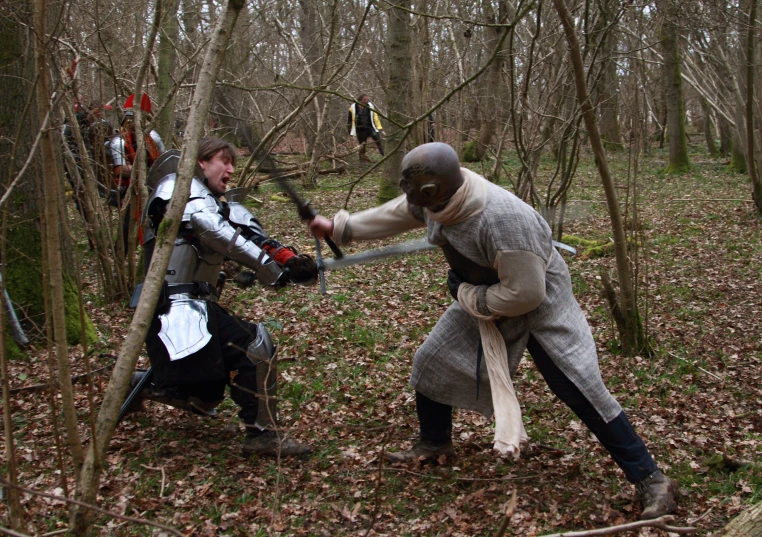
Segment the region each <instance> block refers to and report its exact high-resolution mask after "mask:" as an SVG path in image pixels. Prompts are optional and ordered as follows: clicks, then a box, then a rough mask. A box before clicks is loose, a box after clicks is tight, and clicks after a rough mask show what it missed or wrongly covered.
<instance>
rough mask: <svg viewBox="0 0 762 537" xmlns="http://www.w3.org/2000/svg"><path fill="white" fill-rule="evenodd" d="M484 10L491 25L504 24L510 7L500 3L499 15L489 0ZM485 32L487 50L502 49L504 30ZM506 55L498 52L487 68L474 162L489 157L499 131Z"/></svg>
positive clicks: (483, 84) (498, 28)
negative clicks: (499, 101) (499, 113)
mask: <svg viewBox="0 0 762 537" xmlns="http://www.w3.org/2000/svg"><path fill="white" fill-rule="evenodd" d="M484 10H485V15H486V19H487V21H489V22H491V23H504V22H505V21H506V20H507V19H508V7H507V6H506V3H505V2H503V1H500V2H498V13H495V11H494V8H493V6H492V2H491V1H490V0H487V1H486V2H484ZM484 31H486V32H489V39H487V44H486V48H487V50H492V49H495V48H496V47H500V49H502V46H503V45H502V44H503V43H504V41H503V40H502V34H503V28H500V27H495V28H485V29H484ZM503 62H504V55H503V53H502V50H498V51H497V54H496V56H495V60H494V61H493V62H492V64H491V65H490V66H489V67H488V68H487V72H486V73H485V76H484V78H483V79H482V84H480V87H481V93H482V103H481V106H480V108H479V109H480V112H481V118H480V120H481V126H480V127H479V136H478V139H477V142H476V143H475V144H474V160H476V161H481V160H484V157H486V156H487V152H488V151H489V148H490V144H491V143H492V138H493V137H494V136H495V131H496V130H497V114H498V110H499V107H498V96H499V95H500V93H501V92H500V76H501V73H502V71H503Z"/></svg>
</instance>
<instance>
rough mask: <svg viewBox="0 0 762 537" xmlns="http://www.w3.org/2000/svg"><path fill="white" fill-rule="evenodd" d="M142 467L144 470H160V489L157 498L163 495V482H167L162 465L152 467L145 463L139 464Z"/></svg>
mask: <svg viewBox="0 0 762 537" xmlns="http://www.w3.org/2000/svg"><path fill="white" fill-rule="evenodd" d="M140 466H142V467H143V468H145V469H146V470H153V471H154V472H161V490H160V491H159V498H163V497H164V484H165V483H166V482H167V476H166V474H165V473H164V467H163V466H160V467H159V468H154V467H153V466H146V465H145V464H141V465H140Z"/></svg>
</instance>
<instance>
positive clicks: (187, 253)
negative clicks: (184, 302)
mask: <svg viewBox="0 0 762 537" xmlns="http://www.w3.org/2000/svg"><path fill="white" fill-rule="evenodd" d="M224 259H225V257H224V256H223V255H222V254H220V253H217V252H215V251H214V250H210V249H208V248H204V247H203V246H201V245H200V244H198V243H197V241H195V240H192V239H181V238H178V239H176V240H175V248H174V249H173V250H172V256H171V257H170V258H169V266H168V267H167V275H166V277H165V280H166V281H167V283H192V282H207V283H208V284H210V285H211V286H212V287H215V286H216V285H217V278H218V276H219V274H220V269H221V268H222V262H223V261H224Z"/></svg>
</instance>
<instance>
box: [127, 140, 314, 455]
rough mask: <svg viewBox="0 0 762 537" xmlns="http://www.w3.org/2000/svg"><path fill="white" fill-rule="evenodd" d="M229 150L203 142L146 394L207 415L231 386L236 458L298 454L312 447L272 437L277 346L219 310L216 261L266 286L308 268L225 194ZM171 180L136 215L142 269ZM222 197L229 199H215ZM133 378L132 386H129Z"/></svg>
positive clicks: (241, 193)
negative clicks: (242, 269) (239, 429)
mask: <svg viewBox="0 0 762 537" xmlns="http://www.w3.org/2000/svg"><path fill="white" fill-rule="evenodd" d="M235 159H236V153H235V150H234V148H233V147H232V146H231V145H230V144H228V143H227V142H225V141H224V140H220V139H215V138H205V139H203V140H202V141H201V143H200V146H199V152H198V157H197V161H198V166H197V168H196V175H195V176H194V177H193V179H192V181H191V187H190V196H189V199H188V203H187V205H186V206H185V210H184V213H183V216H182V223H181V225H180V230H179V232H178V234H177V238H176V239H175V247H174V250H173V251H172V255H171V257H170V261H169V267H168V269H167V275H166V277H165V282H166V283H165V292H164V293H163V297H162V299H160V301H159V305H158V306H157V309H156V313H155V315H154V318H153V321H152V323H151V327H150V329H149V332H148V336H147V339H146V347H147V350H148V356H149V358H150V359H151V366H152V369H153V372H154V384H153V385H152V386H151V387H150V388H148V389H147V390H145V391H144V392H143V397H147V398H149V399H154V400H158V401H161V402H163V403H166V404H169V405H172V406H176V407H178V408H182V409H185V410H192V411H196V412H199V413H202V414H212V413H213V412H214V408H215V407H216V406H217V405H218V404H219V402H220V401H221V400H222V398H223V397H224V393H225V385H226V384H229V385H230V386H231V389H230V393H231V397H232V398H233V401H235V402H236V404H238V406H240V412H239V413H238V416H239V417H240V418H241V420H242V421H243V422H244V424H245V426H246V438H245V441H244V446H243V453H244V455H245V456H248V455H250V454H252V453H257V454H260V455H268V456H276V455H278V454H280V455H282V456H300V455H307V454H309V453H310V451H311V450H310V448H309V447H308V446H307V445H305V444H302V443H300V442H297V441H296V440H294V439H292V438H290V437H283V436H282V435H280V434H279V433H278V432H277V431H276V399H275V395H276V388H277V368H276V361H277V360H276V358H275V351H276V348H275V346H274V345H273V343H272V340H271V339H270V335H269V333H268V332H267V330H266V328H265V326H264V325H263V324H261V323H260V324H258V325H254V324H251V323H248V322H246V321H244V320H242V319H240V318H238V317H236V316H233V315H231V314H230V313H228V312H227V311H226V310H225V309H224V308H222V307H221V306H220V305H219V304H218V303H217V297H218V289H217V287H218V278H219V275H220V269H221V267H222V262H223V260H225V259H226V258H229V259H232V260H234V261H236V262H238V263H240V264H242V265H244V266H246V267H247V268H249V269H250V270H252V271H254V273H255V275H256V279H257V280H258V281H259V282H260V283H261V284H262V285H264V286H271V287H280V286H283V285H285V284H286V283H288V282H294V283H298V284H308V283H314V282H315V280H316V277H317V267H316V265H315V262H314V261H313V260H312V259H311V258H309V257H308V256H305V255H297V254H296V253H295V251H294V250H293V249H292V248H287V247H283V246H282V245H281V244H280V243H278V242H277V241H275V240H274V239H271V238H269V237H268V236H267V234H266V233H265V232H264V230H263V229H262V226H261V225H260V224H259V222H258V221H257V219H256V218H255V217H254V216H253V215H252V214H251V212H249V210H248V209H247V208H246V207H245V206H244V205H243V204H242V201H243V199H244V198H245V195H246V192H245V189H241V188H237V189H233V190H231V191H229V192H227V193H226V188H227V183H228V181H229V180H230V177H231V174H232V173H233V165H234V163H235ZM175 181H176V174H175V173H171V174H168V175H166V176H165V177H163V178H161V179H159V180H158V182H157V183H156V186H155V188H154V190H153V192H152V193H151V196H150V198H149V200H148V203H147V204H146V208H145V210H144V214H143V219H142V222H143V236H144V247H145V258H146V267H147V266H148V263H150V259H151V255H152V253H153V250H154V247H155V243H156V234H157V232H158V229H159V225H160V223H161V220H162V218H163V217H164V213H165V211H166V208H167V205H168V203H169V200H170V198H171V197H172V192H173V191H174V188H175ZM223 195H225V197H226V199H227V202H222V201H221V200H220V197H221V196H223ZM136 380H137V379H136Z"/></svg>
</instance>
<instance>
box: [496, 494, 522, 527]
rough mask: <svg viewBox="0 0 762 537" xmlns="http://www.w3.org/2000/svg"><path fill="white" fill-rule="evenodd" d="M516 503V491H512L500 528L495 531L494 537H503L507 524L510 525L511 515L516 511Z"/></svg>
mask: <svg viewBox="0 0 762 537" xmlns="http://www.w3.org/2000/svg"><path fill="white" fill-rule="evenodd" d="M517 503H518V499H517V498H516V489H513V492H512V493H511V499H510V500H508V505H507V506H506V507H505V518H503V522H502V524H500V528H499V529H498V530H497V533H496V534H495V537H503V535H505V532H506V530H507V529H508V524H510V522H511V518H513V513H514V512H515V511H516V504H517Z"/></svg>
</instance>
